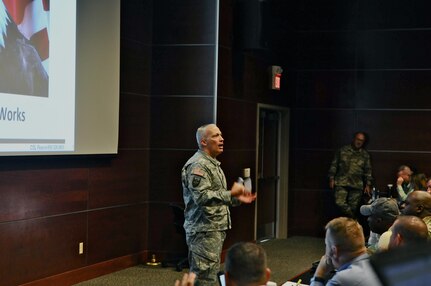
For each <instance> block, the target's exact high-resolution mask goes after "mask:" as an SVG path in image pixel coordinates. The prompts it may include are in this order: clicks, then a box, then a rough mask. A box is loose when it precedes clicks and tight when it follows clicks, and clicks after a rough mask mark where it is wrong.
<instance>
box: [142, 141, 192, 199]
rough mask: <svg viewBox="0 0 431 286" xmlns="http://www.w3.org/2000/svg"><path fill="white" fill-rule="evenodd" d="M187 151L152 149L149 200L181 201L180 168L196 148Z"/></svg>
mask: <svg viewBox="0 0 431 286" xmlns="http://www.w3.org/2000/svg"><path fill="white" fill-rule="evenodd" d="M195 145H196V148H195V150H193V151H192V150H191V151H188V152H185V151H182V150H153V152H152V153H151V162H150V165H151V169H150V172H149V174H150V175H149V176H150V178H155V179H154V180H151V188H150V189H151V194H150V195H151V197H150V200H151V201H156V202H157V201H164V202H182V201H183V189H182V187H181V169H182V167H183V166H184V164H185V163H186V162H187V160H188V159H189V158H190V157H191V156H193V154H194V153H195V152H196V150H197V149H198V147H197V143H196V144H195Z"/></svg>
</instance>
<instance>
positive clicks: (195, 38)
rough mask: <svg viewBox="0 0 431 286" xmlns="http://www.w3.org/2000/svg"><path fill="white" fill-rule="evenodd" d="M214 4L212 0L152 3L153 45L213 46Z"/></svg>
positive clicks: (214, 36)
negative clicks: (204, 44)
mask: <svg viewBox="0 0 431 286" xmlns="http://www.w3.org/2000/svg"><path fill="white" fill-rule="evenodd" d="M216 4H217V1H213V0H183V1H181V2H179V1H176V0H167V1H154V11H155V12H154V38H153V43H154V44H155V45H166V44H197V43H200V44H201V43H206V44H214V43H215V39H216V35H215V32H216V15H217V14H216V13H215V11H216Z"/></svg>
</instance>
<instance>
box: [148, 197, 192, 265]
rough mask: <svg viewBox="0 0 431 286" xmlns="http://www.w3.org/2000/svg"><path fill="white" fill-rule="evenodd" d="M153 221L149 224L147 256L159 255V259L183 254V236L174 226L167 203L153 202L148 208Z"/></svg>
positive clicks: (173, 219)
mask: <svg viewBox="0 0 431 286" xmlns="http://www.w3.org/2000/svg"><path fill="white" fill-rule="evenodd" d="M149 213H150V215H151V216H152V217H154V218H157V219H153V220H151V221H150V223H149V228H148V231H149V233H148V234H149V236H148V239H149V242H148V245H149V248H148V251H149V254H150V255H151V254H152V253H155V254H160V257H159V259H163V258H169V257H172V256H175V255H177V254H182V253H184V246H185V235H184V233H183V230H181V229H179V228H178V227H177V226H176V225H175V222H176V220H175V217H174V215H173V210H172V208H171V207H170V206H169V203H168V202H153V203H152V204H151V205H150V207H149Z"/></svg>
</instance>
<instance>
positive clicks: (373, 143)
mask: <svg viewBox="0 0 431 286" xmlns="http://www.w3.org/2000/svg"><path fill="white" fill-rule="evenodd" d="M430 115H431V113H430V111H422V110H403V111H401V110H388V111H386V110H377V111H372V110H371V111H368V110H364V111H361V112H359V114H358V126H360V127H361V129H364V130H367V131H368V132H369V134H370V144H369V148H370V149H373V150H382V151H387V150H395V151H404V152H413V153H415V152H421V151H431V147H430V146H431V137H430V134H429V132H427V130H431V129H430V128H431V120H430Z"/></svg>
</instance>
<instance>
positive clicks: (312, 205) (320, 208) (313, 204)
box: [288, 189, 340, 236]
mask: <svg viewBox="0 0 431 286" xmlns="http://www.w3.org/2000/svg"><path fill="white" fill-rule="evenodd" d="M289 192H290V193H289V200H291V201H294V202H295V203H294V204H290V205H289V225H288V227H289V233H290V234H291V235H309V236H324V234H325V230H324V226H325V225H326V223H327V222H328V221H329V220H330V219H331V218H334V217H337V216H339V215H340V213H339V212H338V211H337V208H336V206H335V203H334V194H333V192H332V191H330V190H328V189H326V190H324V191H322V190H320V189H290V190H289ZM304 207H306V211H304Z"/></svg>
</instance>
